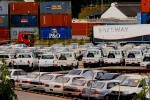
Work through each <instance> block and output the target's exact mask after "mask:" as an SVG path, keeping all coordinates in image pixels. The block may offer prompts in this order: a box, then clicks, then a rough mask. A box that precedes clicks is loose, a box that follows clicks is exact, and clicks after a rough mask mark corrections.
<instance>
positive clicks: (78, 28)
mask: <svg viewBox="0 0 150 100" xmlns="http://www.w3.org/2000/svg"><path fill="white" fill-rule="evenodd" d="M88 34H89V26H88V23H72V35H86V36H87V35H88Z"/></svg>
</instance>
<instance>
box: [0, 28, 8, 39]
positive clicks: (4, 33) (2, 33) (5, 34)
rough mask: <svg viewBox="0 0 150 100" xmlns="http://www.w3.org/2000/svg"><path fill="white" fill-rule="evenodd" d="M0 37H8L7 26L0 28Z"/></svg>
mask: <svg viewBox="0 0 150 100" xmlns="http://www.w3.org/2000/svg"><path fill="white" fill-rule="evenodd" d="M0 39H10V34H9V28H0Z"/></svg>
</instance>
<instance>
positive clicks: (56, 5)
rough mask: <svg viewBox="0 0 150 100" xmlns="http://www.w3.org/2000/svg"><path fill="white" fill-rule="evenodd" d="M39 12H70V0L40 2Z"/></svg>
mask: <svg viewBox="0 0 150 100" xmlns="http://www.w3.org/2000/svg"><path fill="white" fill-rule="evenodd" d="M40 13H41V14H58V13H60V14H64V13H71V2H70V1H50V2H41V3H40Z"/></svg>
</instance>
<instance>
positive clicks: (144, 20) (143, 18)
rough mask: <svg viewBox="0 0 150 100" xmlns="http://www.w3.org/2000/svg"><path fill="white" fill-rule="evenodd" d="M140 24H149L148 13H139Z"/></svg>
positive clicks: (149, 15) (149, 17) (149, 16)
mask: <svg viewBox="0 0 150 100" xmlns="http://www.w3.org/2000/svg"><path fill="white" fill-rule="evenodd" d="M141 24H150V14H149V13H141Z"/></svg>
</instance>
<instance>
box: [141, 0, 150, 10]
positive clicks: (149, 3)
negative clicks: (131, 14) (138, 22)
mask: <svg viewBox="0 0 150 100" xmlns="http://www.w3.org/2000/svg"><path fill="white" fill-rule="evenodd" d="M141 12H144V13H149V12H150V0H141Z"/></svg>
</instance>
